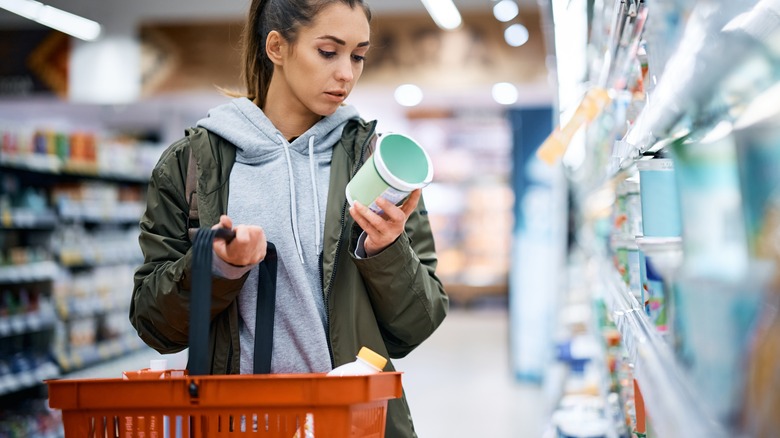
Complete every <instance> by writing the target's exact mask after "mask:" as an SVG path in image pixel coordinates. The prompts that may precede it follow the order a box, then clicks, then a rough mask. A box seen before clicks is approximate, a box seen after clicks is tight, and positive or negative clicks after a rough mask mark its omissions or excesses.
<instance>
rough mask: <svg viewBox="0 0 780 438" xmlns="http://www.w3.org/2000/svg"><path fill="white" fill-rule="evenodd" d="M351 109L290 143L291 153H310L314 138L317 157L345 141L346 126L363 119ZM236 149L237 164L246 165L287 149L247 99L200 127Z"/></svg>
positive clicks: (340, 110)
mask: <svg viewBox="0 0 780 438" xmlns="http://www.w3.org/2000/svg"><path fill="white" fill-rule="evenodd" d="M359 117H360V116H359V114H358V112H357V110H356V109H355V108H354V107H353V106H351V105H343V106H341V107H339V108H338V109H337V110H336V112H334V113H333V114H331V115H329V116H327V117H323V118H322V119H321V120H320V121H319V122H317V123H316V124H314V126H312V127H311V128H309V130H308V131H306V132H305V133H304V134H303V135H301V136H299V137H298V138H296V139H295V140H294V141H293V142H292V143H290V149H292V150H294V151H297V152H300V153H304V154H306V153H308V148H309V143H310V139H311V138H312V137H313V138H314V151H313V152H314V153H315V154H317V153H319V152H322V151H324V150H325V149H328V148H330V147H332V146H333V144H335V143H336V141H337V140H338V139H339V138H340V137H341V132H342V130H343V129H344V125H345V124H346V122H347V121H349V120H350V119H357V118H359ZM197 125H198V126H200V127H203V128H205V129H207V130H209V131H211V132H213V133H214V134H217V135H219V136H220V137H222V138H224V139H225V140H227V141H229V142H230V143H232V144H233V145H235V146H236V148H237V149H238V150H237V154H236V160H237V161H239V162H243V163H246V164H258V163H260V162H262V161H263V159H264V157H265V156H267V155H269V154H272V153H278V152H279V151H280V148H281V147H282V146H283V145H284V142H285V140H284V137H283V136H282V134H281V132H279V130H278V129H277V128H276V127H275V126H274V125H273V123H271V121H270V120H269V119H268V117H267V116H266V115H265V113H263V110H262V109H260V108H259V107H258V106H257V105H255V104H254V103H252V102H251V101H250V100H249V99H247V98H245V97H240V98H236V99H232V100H231V101H230V102H228V103H225V104H222V105H219V106H217V107H215V108H212V109H211V110H209V112H208V116H207V117H206V118H204V119H201V120H199V121H198V123H197Z"/></svg>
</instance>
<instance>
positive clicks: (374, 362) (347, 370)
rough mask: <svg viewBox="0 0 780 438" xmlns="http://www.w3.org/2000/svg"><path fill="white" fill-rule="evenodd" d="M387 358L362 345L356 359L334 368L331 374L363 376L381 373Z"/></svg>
mask: <svg viewBox="0 0 780 438" xmlns="http://www.w3.org/2000/svg"><path fill="white" fill-rule="evenodd" d="M386 364H387V359H385V358H384V357H382V355H380V354H378V353H376V352H374V351H373V350H371V349H370V348H368V347H362V348H361V349H360V351H359V352H358V354H357V356H355V361H354V362H350V363H345V364H344V365H341V366H338V367H336V368H333V370H332V371H330V372H329V373H328V375H329V376H362V375H365V374H375V373H380V372H382V370H383V369H384V368H385V365H386Z"/></svg>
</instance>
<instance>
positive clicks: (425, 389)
mask: <svg viewBox="0 0 780 438" xmlns="http://www.w3.org/2000/svg"><path fill="white" fill-rule="evenodd" d="M507 337H508V314H507V311H506V310H505V309H489V310H463V309H453V310H451V311H450V314H449V315H448V316H447V319H445V321H444V323H442V325H441V327H440V328H439V329H438V330H437V331H436V333H434V334H433V336H431V338H430V339H428V340H427V341H426V342H425V343H424V344H423V345H422V346H421V347H420V348H418V349H417V350H415V351H414V352H412V353H411V355H410V356H409V357H407V358H405V359H402V360H398V361H395V363H396V367H397V368H398V369H399V371H403V372H404V373H405V374H404V376H403V382H404V388H405V391H406V396H407V398H408V400H409V405H410V407H411V409H412V415H413V417H414V421H415V428H416V430H417V434H418V435H419V437H420V438H445V437H446V438H476V437H491V438H526V437H527V438H535V437H540V436H542V431H543V427H544V423H543V419H544V413H543V409H544V403H543V392H542V389H541V388H540V387H539V386H538V385H532V384H523V383H519V382H517V381H515V379H514V378H513V377H512V373H511V371H510V368H509V351H508V346H509V342H508V338H507Z"/></svg>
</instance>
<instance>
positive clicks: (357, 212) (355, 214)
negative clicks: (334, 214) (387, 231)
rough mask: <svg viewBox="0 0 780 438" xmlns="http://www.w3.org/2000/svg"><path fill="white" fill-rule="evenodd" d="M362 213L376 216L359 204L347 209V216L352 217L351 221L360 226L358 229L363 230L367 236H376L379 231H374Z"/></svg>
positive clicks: (374, 228)
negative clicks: (365, 212) (366, 212)
mask: <svg viewBox="0 0 780 438" xmlns="http://www.w3.org/2000/svg"><path fill="white" fill-rule="evenodd" d="M364 211H368V212H369V213H371V214H373V215H374V216H376V213H374V212H372V211H370V210H368V208H366V207H365V206H364V205H361V204H360V203H359V202H355V204H354V205H352V207H350V208H349V214H350V215H351V216H352V219H354V220H355V222H356V223H357V224H358V226H360V228H362V229H363V231H365V232H366V233H368V234H369V235H376V234H378V233H379V231H378V230H377V229H376V227H375V226H374V225H373V224H372V223H371V222H370V221H369V220H368V219H367V218H366V216H365V214H364Z"/></svg>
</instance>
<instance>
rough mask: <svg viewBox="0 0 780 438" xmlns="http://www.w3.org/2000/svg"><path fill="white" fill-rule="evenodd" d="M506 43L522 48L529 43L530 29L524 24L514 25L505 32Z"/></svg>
mask: <svg viewBox="0 0 780 438" xmlns="http://www.w3.org/2000/svg"><path fill="white" fill-rule="evenodd" d="M504 39H505V40H506V43H507V44H509V45H510V46H512V47H520V46H522V45H523V44H525V43H527V42H528V29H527V28H526V27H525V26H523V25H522V24H519V23H517V24H513V25H511V26H509V27H507V28H506V30H505V31H504Z"/></svg>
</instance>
